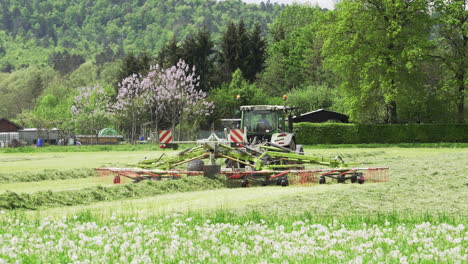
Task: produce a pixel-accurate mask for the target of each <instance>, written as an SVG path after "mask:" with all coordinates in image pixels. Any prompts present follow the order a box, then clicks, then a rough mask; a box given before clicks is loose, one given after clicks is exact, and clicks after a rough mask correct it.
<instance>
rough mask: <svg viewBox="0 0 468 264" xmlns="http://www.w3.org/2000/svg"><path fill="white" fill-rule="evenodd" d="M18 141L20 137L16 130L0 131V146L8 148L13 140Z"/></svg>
mask: <svg viewBox="0 0 468 264" xmlns="http://www.w3.org/2000/svg"><path fill="white" fill-rule="evenodd" d="M14 141H16V142H19V141H20V137H19V133H18V132H2V133H0V148H8V147H10V146H12V145H13V142H14Z"/></svg>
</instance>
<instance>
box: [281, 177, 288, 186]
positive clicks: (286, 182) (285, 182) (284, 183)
mask: <svg viewBox="0 0 468 264" xmlns="http://www.w3.org/2000/svg"><path fill="white" fill-rule="evenodd" d="M288 185H289V181H288V179H281V186H283V187H286V186H288Z"/></svg>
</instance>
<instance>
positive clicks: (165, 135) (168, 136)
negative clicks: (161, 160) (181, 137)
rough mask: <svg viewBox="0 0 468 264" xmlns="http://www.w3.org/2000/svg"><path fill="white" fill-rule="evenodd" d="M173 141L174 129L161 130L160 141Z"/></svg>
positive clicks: (162, 142)
mask: <svg viewBox="0 0 468 264" xmlns="http://www.w3.org/2000/svg"><path fill="white" fill-rule="evenodd" d="M171 142H172V131H171V130H162V131H160V132H159V143H161V144H169V143H171Z"/></svg>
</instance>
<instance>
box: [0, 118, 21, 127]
mask: <svg viewBox="0 0 468 264" xmlns="http://www.w3.org/2000/svg"><path fill="white" fill-rule="evenodd" d="M2 121H5V122H7V123H9V124H11V125H12V126H14V127H16V129H21V128H22V127H20V126H19V125H17V124H15V123H13V122H11V121H10V120H8V119H6V118H3V117H2V118H0V122H2Z"/></svg>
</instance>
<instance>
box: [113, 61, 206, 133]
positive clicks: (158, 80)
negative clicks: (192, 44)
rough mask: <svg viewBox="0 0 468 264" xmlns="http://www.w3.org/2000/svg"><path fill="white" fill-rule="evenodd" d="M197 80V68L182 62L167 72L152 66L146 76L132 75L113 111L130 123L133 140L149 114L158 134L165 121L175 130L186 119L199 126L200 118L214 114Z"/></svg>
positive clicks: (120, 91) (126, 81) (121, 88)
mask: <svg viewBox="0 0 468 264" xmlns="http://www.w3.org/2000/svg"><path fill="white" fill-rule="evenodd" d="M198 81H199V77H197V76H196V75H195V69H194V68H193V69H192V71H190V67H189V66H188V65H187V64H186V63H185V62H184V61H182V60H180V61H179V62H178V63H177V65H174V66H172V67H170V68H168V69H163V68H161V67H160V66H159V65H155V66H152V67H151V69H150V72H149V73H148V74H147V75H146V76H145V77H142V76H139V75H132V76H129V77H127V78H125V79H124V80H123V81H122V82H121V84H120V85H119V92H118V95H117V100H116V103H115V104H114V107H113V108H114V111H115V112H116V113H117V114H118V116H119V117H120V118H124V119H126V120H128V121H130V122H131V124H132V129H131V131H132V132H131V134H132V139H134V135H135V133H136V128H137V123H138V122H139V121H141V120H140V117H144V116H148V114H149V116H150V119H151V121H150V122H151V123H153V124H154V128H155V130H156V131H158V129H159V124H160V122H161V121H162V120H163V119H164V120H166V121H167V122H168V123H170V124H171V129H172V130H173V131H174V130H175V127H176V125H177V124H178V123H180V122H181V120H182V118H183V117H184V116H185V117H190V119H191V121H192V122H193V123H196V122H195V121H196V119H197V118H198V117H200V116H205V115H209V114H210V113H211V112H212V109H213V103H211V102H207V101H206V100H205V98H206V96H207V94H206V93H205V92H203V91H201V90H200V89H197V88H198Z"/></svg>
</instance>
